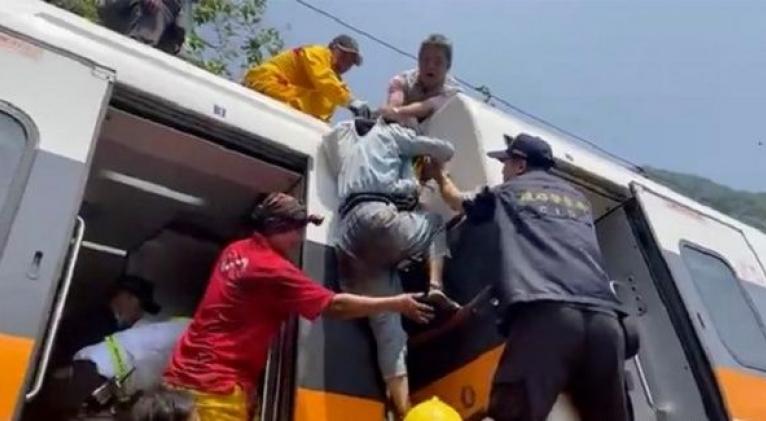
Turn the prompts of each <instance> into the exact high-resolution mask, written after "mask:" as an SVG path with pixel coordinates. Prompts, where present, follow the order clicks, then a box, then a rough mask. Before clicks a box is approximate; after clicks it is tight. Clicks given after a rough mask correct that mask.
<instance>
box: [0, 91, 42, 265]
mask: <svg viewBox="0 0 766 421" xmlns="http://www.w3.org/2000/svg"><path fill="white" fill-rule="evenodd" d="M0 113H2V114H5V115H7V116H8V117H10V118H11V119H13V120H14V121H15V122H16V123H18V124H19V125H20V126H21V128H22V130H23V131H24V135H25V136H24V149H23V151H22V153H21V159H20V160H19V164H18V168H17V169H16V172H15V174H13V175H12V179H11V183H10V184H9V185H8V193H7V194H6V196H5V198H4V199H2V200H3V201H2V202H0V256H2V253H3V251H4V250H5V245H6V242H7V241H8V235H9V234H10V231H11V226H12V225H13V220H14V218H15V216H16V212H17V211H18V208H19V205H20V204H21V198H22V196H23V193H24V188H25V186H26V184H27V181H28V180H29V175H30V173H31V172H32V164H33V163H34V158H35V155H36V151H37V146H38V145H39V143H40V136H39V131H38V130H37V125H35V123H34V121H33V120H32V118H31V117H30V116H29V115H28V114H27V113H25V112H24V111H22V110H21V109H20V108H18V107H16V106H14V105H13V104H11V103H10V102H8V101H5V100H3V99H0Z"/></svg>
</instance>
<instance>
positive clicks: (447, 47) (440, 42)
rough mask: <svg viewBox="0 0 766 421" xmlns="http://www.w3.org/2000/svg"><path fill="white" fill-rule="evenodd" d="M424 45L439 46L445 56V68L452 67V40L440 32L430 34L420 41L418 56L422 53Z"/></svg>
mask: <svg viewBox="0 0 766 421" xmlns="http://www.w3.org/2000/svg"><path fill="white" fill-rule="evenodd" d="M426 47H439V48H441V50H442V51H443V52H444V56H445V57H446V58H447V68H448V69H449V68H450V67H452V42H450V40H449V39H448V38H447V37H445V36H444V35H442V34H431V35H429V36H428V38H426V39H424V40H423V42H421V43H420V50H419V51H418V57H420V55H421V54H423V49H425V48H426Z"/></svg>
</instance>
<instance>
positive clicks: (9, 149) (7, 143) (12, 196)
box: [0, 101, 34, 250]
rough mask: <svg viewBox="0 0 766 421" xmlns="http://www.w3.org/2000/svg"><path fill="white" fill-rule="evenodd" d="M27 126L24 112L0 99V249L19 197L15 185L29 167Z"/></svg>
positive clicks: (30, 139)
mask: <svg viewBox="0 0 766 421" xmlns="http://www.w3.org/2000/svg"><path fill="white" fill-rule="evenodd" d="M24 123H28V124H24ZM28 127H29V128H31V129H32V130H33V129H34V127H32V123H31V121H30V120H29V118H28V117H27V116H26V115H24V114H23V113H22V112H20V111H19V110H17V109H15V108H14V107H13V106H11V105H10V104H8V103H5V102H3V101H0V250H2V248H3V244H4V242H5V237H6V235H7V233H8V229H9V228H10V222H11V220H12V218H13V215H14V213H15V204H16V202H17V199H19V198H20V197H21V189H20V188H19V186H20V185H22V184H23V182H24V178H25V177H24V174H25V173H26V171H25V170H28V167H29V165H28V163H29V162H30V158H31V152H32V151H31V149H32V148H31V147H30V146H31V145H33V144H34V143H33V141H34V139H33V138H34V136H33V135H30V132H29V131H28V129H27V128H28ZM33 132H34V130H33Z"/></svg>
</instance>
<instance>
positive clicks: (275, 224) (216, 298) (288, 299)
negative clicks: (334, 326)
mask: <svg viewBox="0 0 766 421" xmlns="http://www.w3.org/2000/svg"><path fill="white" fill-rule="evenodd" d="M252 221H253V224H254V229H255V233H254V234H253V235H252V236H251V237H250V238H247V239H244V240H240V241H235V242H234V243H232V244H230V245H229V246H228V247H226V249H224V251H223V252H222V253H221V255H220V257H219V258H218V261H217V262H216V264H215V267H214V268H213V272H212V274H211V275H210V280H209V283H208V287H207V291H206V292H205V296H204V298H203V299H202V302H201V303H200V305H199V307H198V308H197V311H196V314H195V315H194V319H193V320H192V322H191V324H190V325H189V327H188V328H187V330H186V332H185V333H184V334H183V335H182V336H181V339H180V340H179V342H178V344H176V347H175V350H174V352H173V356H172V358H171V361H170V366H169V367H168V369H167V371H166V372H165V377H164V379H165V382H166V383H167V385H169V386H170V387H174V388H180V389H184V390H187V391H188V392H189V393H191V394H192V395H193V396H194V398H195V403H196V406H197V412H198V415H199V417H200V420H201V421H208V420H216V421H227V420H232V421H233V420H237V421H240V420H245V419H247V413H248V411H247V408H248V401H247V397H248V396H251V393H252V392H253V391H254V389H255V387H256V382H257V379H258V378H259V376H260V374H261V372H262V371H263V368H264V366H265V364H266V358H267V354H268V350H269V346H270V344H271V340H272V338H273V337H274V336H275V335H276V334H277V332H278V331H279V327H280V325H281V324H282V322H283V321H285V320H287V319H288V318H289V317H290V316H291V315H294V314H297V315H299V316H301V317H304V318H306V319H309V320H314V319H316V318H317V317H319V316H320V315H325V316H330V317H338V318H354V317H366V316H370V315H372V314H377V313H383V312H399V313H402V314H404V315H405V316H407V317H409V318H412V319H414V320H416V321H419V322H423V323H425V322H428V321H429V320H430V319H431V317H432V309H431V308H430V307H429V306H428V305H426V304H423V303H421V302H419V301H417V300H416V299H415V297H414V296H413V295H411V294H401V295H397V296H392V297H380V298H373V297H364V296H360V295H354V294H345V293H341V294H335V293H333V292H332V291H330V290H328V289H326V288H324V287H323V286H321V285H320V284H318V283H316V282H314V281H312V280H311V279H309V278H308V277H307V276H306V275H305V274H304V273H303V272H301V270H300V269H298V268H297V267H296V266H295V265H294V264H293V263H291V262H290V260H289V259H288V256H289V255H290V253H291V252H292V251H294V250H295V249H297V247H299V246H300V245H301V243H302V241H303V233H304V228H305V227H306V225H307V224H309V223H313V224H317V225H318V224H320V223H321V222H322V218H321V217H318V216H315V215H309V214H308V213H307V212H306V208H305V207H304V206H303V205H302V204H301V203H300V202H299V201H298V200H297V199H295V198H293V197H291V196H288V195H286V194H283V193H271V194H269V195H268V196H267V197H266V199H265V200H263V201H262V202H261V203H259V204H258V205H257V206H256V208H255V210H254V211H253V215H252Z"/></svg>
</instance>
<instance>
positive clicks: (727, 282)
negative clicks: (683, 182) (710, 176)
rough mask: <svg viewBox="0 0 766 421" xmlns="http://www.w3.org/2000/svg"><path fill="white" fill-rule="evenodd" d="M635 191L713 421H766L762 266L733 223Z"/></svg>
mask: <svg viewBox="0 0 766 421" xmlns="http://www.w3.org/2000/svg"><path fill="white" fill-rule="evenodd" d="M631 188H632V190H633V193H634V195H635V197H636V199H637V200H638V202H639V206H640V210H641V213H642V214H643V217H644V219H645V223H646V225H647V227H648V231H649V235H650V236H651V237H653V240H654V243H655V244H656V246H657V248H658V250H657V254H658V256H657V257H658V259H657V260H659V261H658V262H657V264H658V265H661V266H664V267H665V268H664V270H665V272H666V273H667V275H668V276H666V277H665V278H664V279H661V282H664V283H665V285H664V287H663V288H661V290H662V291H663V293H664V295H665V297H664V299H665V301H666V302H667V301H669V300H670V301H675V302H678V303H679V305H678V306H677V307H679V308H680V312H681V314H682V318H683V319H685V320H684V321H683V323H680V325H679V323H676V329H677V330H679V331H683V330H684V329H686V330H689V331H690V332H689V333H690V334H689V335H687V336H686V338H688V339H689V340H686V341H684V347H685V351H686V353H687V357H688V358H689V362H690V366H691V367H690V368H691V369H692V371H693V372H694V374H695V378H696V381H697V384H698V386H699V391H700V393H701V395H702V396H703V401H704V403H705V411H706V413H707V415H708V418H710V419H729V418H730V419H742V420H766V399H764V396H766V330H764V323H763V322H764V320H763V316H765V315H766V314H762V313H759V307H760V310H761V312H763V311H764V310H766V273H764V268H763V265H762V262H760V261H759V259H758V256H757V255H756V254H755V252H754V250H753V248H752V246H751V245H750V243H749V242H748V240H747V238H746V237H745V235H744V233H743V232H742V231H741V230H740V229H739V228H738V227H737V226H736V225H735V223H733V222H731V220H727V218H725V217H722V218H720V219H719V218H716V217H713V216H710V215H708V214H705V213H703V212H701V211H700V210H699V209H698V208H699V205H696V204H695V203H694V202H691V201H686V200H684V199H683V198H680V199H675V198H673V195H672V193H670V192H669V191H668V190H666V189H662V188H661V187H657V188H649V187H646V186H643V185H641V184H637V183H633V184H632V186H631ZM684 310H685V311H684ZM656 358H662V356H661V355H657V356H656ZM668 410H671V411H672V408H668Z"/></svg>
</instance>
